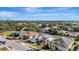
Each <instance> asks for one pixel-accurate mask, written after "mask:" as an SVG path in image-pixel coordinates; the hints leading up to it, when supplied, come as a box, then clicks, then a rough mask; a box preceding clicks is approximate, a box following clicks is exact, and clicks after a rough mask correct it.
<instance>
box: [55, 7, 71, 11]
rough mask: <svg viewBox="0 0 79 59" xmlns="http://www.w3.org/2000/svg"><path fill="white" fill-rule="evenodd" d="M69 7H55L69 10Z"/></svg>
mask: <svg viewBox="0 0 79 59" xmlns="http://www.w3.org/2000/svg"><path fill="white" fill-rule="evenodd" d="M69 9H71V7H57V8H56V10H69Z"/></svg>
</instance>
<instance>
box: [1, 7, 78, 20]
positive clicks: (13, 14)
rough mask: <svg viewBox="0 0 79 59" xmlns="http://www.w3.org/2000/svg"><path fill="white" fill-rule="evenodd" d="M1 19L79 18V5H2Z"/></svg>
mask: <svg viewBox="0 0 79 59" xmlns="http://www.w3.org/2000/svg"><path fill="white" fill-rule="evenodd" d="M0 19H12V20H79V8H78V7H73V8H71V7H0Z"/></svg>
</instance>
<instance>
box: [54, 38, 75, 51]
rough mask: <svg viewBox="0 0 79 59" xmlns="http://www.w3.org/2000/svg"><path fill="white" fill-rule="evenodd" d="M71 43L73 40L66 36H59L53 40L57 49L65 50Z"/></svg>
mask: <svg viewBox="0 0 79 59" xmlns="http://www.w3.org/2000/svg"><path fill="white" fill-rule="evenodd" d="M73 43H74V40H73V39H70V38H68V37H60V38H58V39H56V40H54V44H56V45H57V46H58V50H61V51H67V50H68V49H69V48H70V47H71V46H72V44H73Z"/></svg>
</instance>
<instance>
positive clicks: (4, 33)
mask: <svg viewBox="0 0 79 59" xmlns="http://www.w3.org/2000/svg"><path fill="white" fill-rule="evenodd" d="M12 32H15V31H4V32H0V35H1V36H7V35H10V34H11V33H12Z"/></svg>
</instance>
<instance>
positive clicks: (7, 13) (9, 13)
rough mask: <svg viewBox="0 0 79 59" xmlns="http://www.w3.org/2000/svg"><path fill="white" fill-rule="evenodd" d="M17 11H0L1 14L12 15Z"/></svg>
mask: <svg viewBox="0 0 79 59" xmlns="http://www.w3.org/2000/svg"><path fill="white" fill-rule="evenodd" d="M15 13H16V12H10V11H0V16H11V15H14V14H15Z"/></svg>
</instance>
